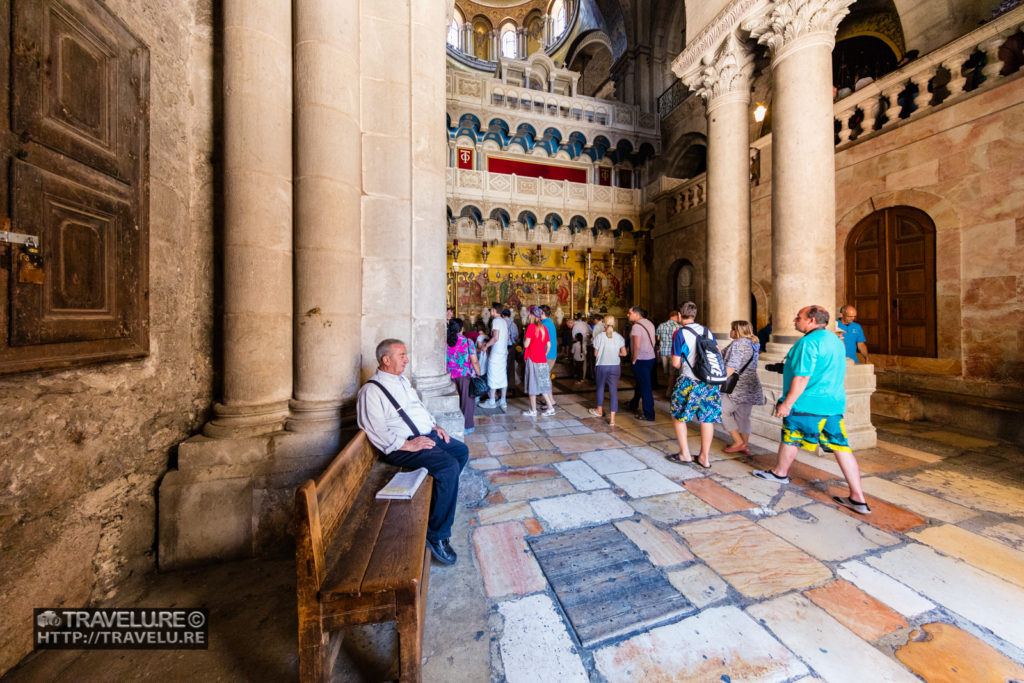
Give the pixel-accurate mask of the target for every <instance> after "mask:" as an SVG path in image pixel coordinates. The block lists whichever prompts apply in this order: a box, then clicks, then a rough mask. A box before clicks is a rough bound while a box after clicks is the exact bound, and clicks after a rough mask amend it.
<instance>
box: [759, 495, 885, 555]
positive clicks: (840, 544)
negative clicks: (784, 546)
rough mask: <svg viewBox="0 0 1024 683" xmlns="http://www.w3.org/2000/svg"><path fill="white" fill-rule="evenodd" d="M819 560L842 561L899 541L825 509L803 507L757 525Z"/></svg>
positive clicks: (821, 506) (833, 509)
mask: <svg viewBox="0 0 1024 683" xmlns="http://www.w3.org/2000/svg"><path fill="white" fill-rule="evenodd" d="M758 524H760V525H761V526H763V527H764V528H766V529H768V530H769V531H771V532H772V533H774V534H776V535H778V536H781V537H782V538H784V539H786V540H787V541H789V542H790V543H792V544H793V545H795V546H796V547H798V548H800V549H801V550H803V551H805V552H807V553H809V554H811V555H812V556H814V557H816V558H818V559H819V560H825V561H836V560H845V559H848V558H850V557H854V556H856V555H861V554H863V553H865V552H867V551H869V550H874V549H875V548H878V547H880V546H889V545H894V544H896V543H899V539H897V538H895V537H893V536H890V535H889V534H886V533H885V532H882V531H879V530H878V529H876V528H874V527H871V526H868V525H867V524H861V523H859V522H857V521H856V520H853V519H851V518H849V517H847V516H846V515H844V514H842V513H841V512H839V511H838V510H836V509H835V508H832V507H828V506H826V505H818V504H813V505H807V506H805V507H802V508H797V509H795V510H791V511H789V512H784V513H783V514H781V515H778V516H776V517H766V518H764V519H762V520H760V521H759V522H758Z"/></svg>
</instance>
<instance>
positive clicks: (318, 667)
mask: <svg viewBox="0 0 1024 683" xmlns="http://www.w3.org/2000/svg"><path fill="white" fill-rule="evenodd" d="M328 645H329V634H328V633H326V632H325V631H324V630H323V625H322V624H321V622H320V619H318V618H303V615H302V614H300V615H299V680H300V681H302V683H314V682H315V683H319V682H320V681H326V680H327V679H329V678H330V676H331V668H332V667H331V664H332V663H333V662H332V661H331V658H330V654H331V652H330V651H331V648H330V647H328Z"/></svg>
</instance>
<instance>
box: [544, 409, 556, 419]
mask: <svg viewBox="0 0 1024 683" xmlns="http://www.w3.org/2000/svg"><path fill="white" fill-rule="evenodd" d="M554 414H555V409H554V408H548V409H547V410H545V411H544V412H543V413H541V415H543V416H544V417H551V416H552V415H554Z"/></svg>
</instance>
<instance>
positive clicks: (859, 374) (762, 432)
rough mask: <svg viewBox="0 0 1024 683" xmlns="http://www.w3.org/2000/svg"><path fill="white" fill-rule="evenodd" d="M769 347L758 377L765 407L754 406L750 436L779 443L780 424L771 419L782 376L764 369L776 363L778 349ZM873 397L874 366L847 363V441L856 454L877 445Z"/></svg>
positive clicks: (779, 397)
mask: <svg viewBox="0 0 1024 683" xmlns="http://www.w3.org/2000/svg"><path fill="white" fill-rule="evenodd" d="M773 346H775V345H774V344H769V346H768V352H767V353H766V354H765V356H767V357H766V358H763V359H762V360H760V361H759V362H758V369H757V376H758V378H759V379H760V380H761V386H762V387H763V388H764V395H765V404H764V405H763V406H754V409H753V411H751V414H750V427H751V430H752V433H753V434H756V435H758V436H761V437H764V438H767V439H771V440H772V441H774V442H776V443H778V442H779V439H780V438H781V434H782V420H781V419H780V418H777V417H774V416H773V412H774V411H775V404H776V403H778V401H779V400H780V399H781V398H782V375H781V374H780V373H777V372H768V371H766V370H765V369H764V366H765V363H766V362H778V360H781V358H776V357H775V352H777V349H774V348H772V347H773ZM873 393H875V366H873V365H866V364H862V365H856V364H854V363H853V362H851V361H847V366H846V414H845V415H844V418H843V422H844V424H845V425H846V438H847V439H848V440H849V442H850V447H851V448H852V449H853V450H854V451H855V452H856V451H857V450H858V449H862V448H874V447H875V446H876V445H877V443H878V436H877V434H876V433H875V427H874V425H872V424H871V395H872V394H873Z"/></svg>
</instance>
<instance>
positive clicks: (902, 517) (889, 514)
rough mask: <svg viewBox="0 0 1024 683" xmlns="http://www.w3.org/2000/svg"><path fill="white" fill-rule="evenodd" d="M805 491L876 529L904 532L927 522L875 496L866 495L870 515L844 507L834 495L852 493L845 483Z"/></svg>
mask: <svg viewBox="0 0 1024 683" xmlns="http://www.w3.org/2000/svg"><path fill="white" fill-rule="evenodd" d="M803 493H804V495H806V496H808V497H810V498H814V499H815V500H817V501H819V502H821V503H824V504H825V505H828V506H829V507H832V508H835V509H837V510H839V512H841V513H842V514H844V515H846V516H847V517H849V518H850V519H856V520H857V521H859V522H864V523H865V524H869V525H871V526H873V527H875V528H876V529H880V530H882V531H886V532H889V533H902V532H904V531H909V530H911V529H916V528H917V527H919V526H924V525H925V524H926V522H925V519H924V518H923V517H921V516H920V515H915V514H914V513H913V512H911V511H910V510H905V509H903V508H901V507H899V506H896V505H892V504H891V503H886V502H885V501H884V500H879V499H877V498H875V497H874V496H865V498H866V499H867V503H868V506H869V507H870V508H871V514H870V515H860V514H857V513H856V512H854V511H853V510H850V509H847V508H845V507H842V506H840V505H839V504H837V503H836V502H835V501H833V500H832V497H833V496H848V495H850V491H849V489H847V488H846V486H845V485H844V486H829V487H828V489H827V490H826V491H819V490H817V489H804V491H803Z"/></svg>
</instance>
